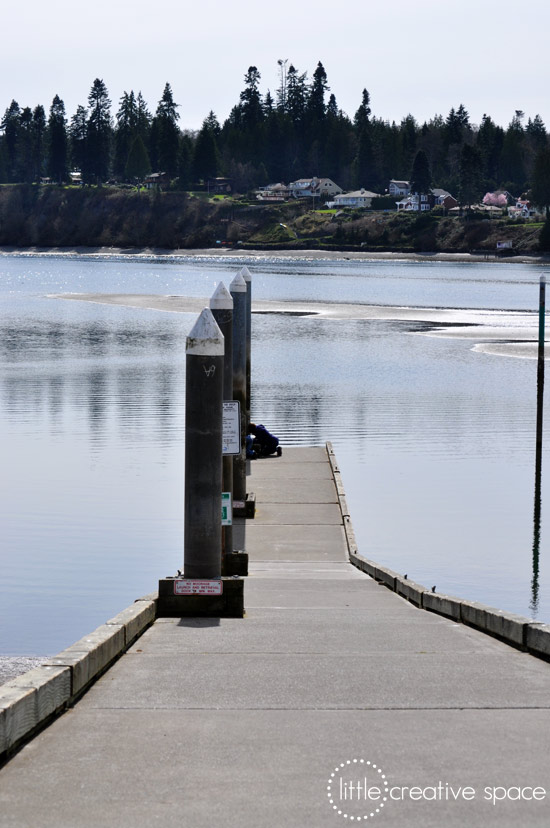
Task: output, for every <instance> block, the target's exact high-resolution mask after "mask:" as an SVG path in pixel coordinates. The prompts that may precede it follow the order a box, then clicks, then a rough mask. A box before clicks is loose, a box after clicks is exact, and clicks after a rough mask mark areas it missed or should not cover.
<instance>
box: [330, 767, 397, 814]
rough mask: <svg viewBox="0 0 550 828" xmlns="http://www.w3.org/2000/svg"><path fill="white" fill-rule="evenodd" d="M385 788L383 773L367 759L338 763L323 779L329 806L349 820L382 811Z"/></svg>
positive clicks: (387, 787)
mask: <svg viewBox="0 0 550 828" xmlns="http://www.w3.org/2000/svg"><path fill="white" fill-rule="evenodd" d="M388 791H389V786H388V781H387V779H386V774H385V773H384V772H383V770H382V768H381V767H380V765H375V764H374V762H371V761H369V760H368V759H346V760H345V761H344V762H340V764H339V765H336V767H335V768H334V769H333V770H332V773H331V774H330V776H329V779H328V782H327V798H328V803H329V806H330V807H331V808H332V810H333V811H334V813H335V814H336V816H339V817H341V818H342V819H347V820H349V821H350V822H364V821H365V820H367V819H372V818H373V817H375V816H377V815H378V814H380V813H382V810H383V808H384V806H385V805H386V804H387V802H388Z"/></svg>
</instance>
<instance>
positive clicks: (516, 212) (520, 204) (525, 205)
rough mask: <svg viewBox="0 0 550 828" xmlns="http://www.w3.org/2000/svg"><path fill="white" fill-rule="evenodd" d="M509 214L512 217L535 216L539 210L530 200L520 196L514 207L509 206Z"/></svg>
mask: <svg viewBox="0 0 550 828" xmlns="http://www.w3.org/2000/svg"><path fill="white" fill-rule="evenodd" d="M508 215H509V216H510V218H533V216H536V215H537V210H535V208H534V207H533V205H532V204H531V202H530V201H526V200H525V199H523V198H518V199H517V200H516V204H515V206H514V207H508Z"/></svg>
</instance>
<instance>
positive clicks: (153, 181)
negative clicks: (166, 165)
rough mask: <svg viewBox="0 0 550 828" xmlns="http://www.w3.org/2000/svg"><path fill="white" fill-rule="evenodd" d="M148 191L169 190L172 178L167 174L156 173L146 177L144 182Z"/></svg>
mask: <svg viewBox="0 0 550 828" xmlns="http://www.w3.org/2000/svg"><path fill="white" fill-rule="evenodd" d="M143 183H144V185H145V189H146V190H155V189H156V190H167V189H168V187H169V186H170V176H169V175H168V173H165V172H155V173H151V174H150V175H146V176H145V179H144V181H143Z"/></svg>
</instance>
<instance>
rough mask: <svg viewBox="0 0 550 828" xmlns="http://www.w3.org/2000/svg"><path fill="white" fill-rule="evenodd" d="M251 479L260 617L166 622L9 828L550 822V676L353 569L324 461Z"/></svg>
mask: <svg viewBox="0 0 550 828" xmlns="http://www.w3.org/2000/svg"><path fill="white" fill-rule="evenodd" d="M250 481H251V482H250V484H249V490H250V491H254V492H255V493H256V496H257V513H256V518H255V519H254V520H248V521H247V522H246V529H245V531H246V549H247V551H248V553H249V557H250V574H249V576H248V578H247V579H246V583H245V606H246V616H245V618H244V619H231V618H229V619H158V620H157V621H155V623H154V624H153V625H152V626H151V627H150V628H149V629H148V630H147V631H146V632H145V633H144V634H143V635H142V636H141V637H140V638H139V639H138V640H137V641H136V642H135V644H134V645H133V646H132V647H131V648H130V649H129V650H128V652H127V653H126V654H125V655H123V656H122V658H120V659H119V660H118V661H117V662H116V663H115V664H114V666H112V667H111V668H110V669H109V670H108V671H107V672H106V673H105V674H104V675H103V676H102V677H101V678H100V679H99V680H98V681H97V682H96V683H95V684H94V685H93V686H92V687H91V689H90V690H89V691H88V692H87V693H86V694H85V695H84V696H83V698H82V699H81V700H80V701H79V702H78V703H77V704H76V705H75V706H74V707H73V708H72V709H70V710H69V711H68V712H66V713H65V714H63V715H62V716H60V717H59V718H58V719H57V720H55V721H54V722H53V724H51V725H50V726H49V727H48V728H47V729H45V730H44V731H43V732H41V733H40V734H39V735H38V736H37V737H36V738H34V739H33V740H32V741H31V742H30V743H29V744H27V745H26V746H25V747H24V748H23V749H22V750H21V751H19V753H17V754H16V755H15V756H14V757H13V758H12V759H11V760H10V761H9V762H8V763H7V764H6V765H5V766H4V767H3V768H2V770H1V771H0V826H1V827H2V828H8V827H9V828H23V827H24V828H27V827H28V828H30V826H33V828H34V826H36V828H50V826H51V828H54V826H55V828H115V827H116V828H130V826H132V827H134V826H135V828H146V827H147V828H148V826H157V825H158V826H163V828H181V826H188V828H212V827H213V826H220V828H221V827H222V826H223V828H252V826H254V828H282V826H288V828H303V827H304V826H314V828H338V826H349V825H350V824H355V822H358V823H364V822H366V823H367V824H368V825H370V824H374V825H380V826H381V828H382V826H388V828H389V826H423V827H424V826H438V828H440V826H441V825H446V826H499V828H503V827H504V826H539V825H540V826H543V825H544V826H546V825H549V824H550V778H549V776H550V772H549V762H548V757H549V755H550V692H549V691H550V665H549V664H547V663H546V662H544V661H542V660H539V659H537V658H535V657H533V656H531V655H529V654H527V653H524V652H521V651H519V650H516V649H514V648H512V647H510V646H508V645H506V644H504V643H502V642H500V641H497V640H495V639H493V638H491V637H489V636H487V635H485V634H483V633H481V632H478V631H476V630H474V629H472V628H470V627H467V626H464V625H462V624H457V623H454V622H453V621H450V620H447V619H445V618H443V617H440V616H438V615H435V614H432V613H430V612H427V611H424V610H421V609H417V608H416V607H414V606H413V605H412V604H410V603H408V602H407V601H405V600H404V599H402V598H400V597H399V596H397V595H396V594H395V593H393V592H391V591H389V590H387V589H386V588H385V587H384V586H381V585H379V584H378V583H377V582H376V581H374V580H372V579H371V578H370V577H368V575H365V574H364V573H362V572H360V571H359V570H358V569H356V568H355V567H354V566H352V565H351V564H350V563H349V560H348V554H347V546H346V538H345V533H344V527H343V521H342V514H341V510H340V507H339V502H338V497H337V492H336V488H335V484H334V481H333V476H332V472H331V466H330V463H329V461H328V457H327V452H326V450H325V449H323V448H295V449H288V450H285V451H284V453H283V456H282V457H281V458H273V459H271V458H270V459H264V460H259V461H255V462H253V463H252V474H251V478H250ZM344 482H345V481H344ZM174 565H175V567H176V566H177V565H178V562H177V561H175V562H174ZM160 574H161V575H164V574H165V573H160ZM356 760H357V761H356ZM365 779H366V783H365V781H364V780H365ZM534 789H535V790H538V792H534ZM377 790H378V793H377V792H376V791H377ZM495 790H496V792H495ZM542 790H544V796H543V795H542V793H541V791H542ZM472 791H473V794H472ZM384 796H386V801H385V802H384ZM331 799H332V802H331V801H330V800H331ZM377 809H378V812H377ZM339 811H340V812H341V813H338V812H339Z"/></svg>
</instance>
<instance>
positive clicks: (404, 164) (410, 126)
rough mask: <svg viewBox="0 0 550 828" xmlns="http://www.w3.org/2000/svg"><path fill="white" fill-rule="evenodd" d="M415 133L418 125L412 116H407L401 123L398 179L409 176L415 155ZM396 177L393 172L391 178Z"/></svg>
mask: <svg viewBox="0 0 550 828" xmlns="http://www.w3.org/2000/svg"><path fill="white" fill-rule="evenodd" d="M417 133H418V124H417V123H416V121H415V119H414V118H413V116H412V115H410V114H409V115H407V116H406V117H405V118H403V120H402V121H401V129H400V137H401V164H400V167H399V172H398V173H397V176H399V177H403V178H407V177H408V176H409V174H410V173H409V170H410V169H411V166H412V164H413V161H414V158H415V157H416V154H417ZM397 176H396V174H395V172H394V174H393V175H392V178H396V177H397Z"/></svg>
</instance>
